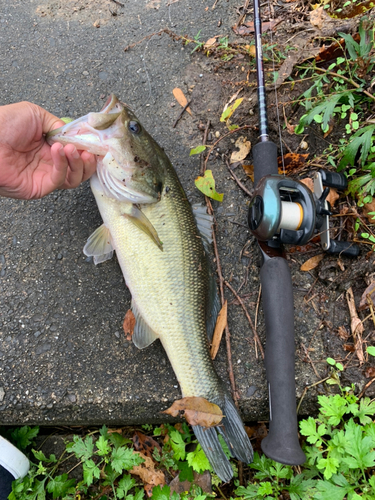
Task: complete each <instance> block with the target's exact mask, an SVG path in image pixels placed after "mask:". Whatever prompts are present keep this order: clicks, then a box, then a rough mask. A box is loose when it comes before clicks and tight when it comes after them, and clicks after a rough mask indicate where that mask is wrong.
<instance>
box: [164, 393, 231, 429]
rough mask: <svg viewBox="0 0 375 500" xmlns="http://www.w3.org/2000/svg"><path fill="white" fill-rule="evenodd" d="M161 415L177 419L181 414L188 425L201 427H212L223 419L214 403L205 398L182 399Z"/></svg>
mask: <svg viewBox="0 0 375 500" xmlns="http://www.w3.org/2000/svg"><path fill="white" fill-rule="evenodd" d="M162 413H166V414H167V415H171V416H172V417H177V416H179V415H180V414H182V415H183V416H184V417H185V418H186V421H187V422H188V423H189V424H190V425H200V426H202V427H214V426H215V425H219V424H220V422H221V421H222V419H223V416H224V415H223V413H222V411H221V410H220V408H219V407H218V406H217V405H215V404H214V403H210V402H209V401H207V399H205V398H198V397H197V398H195V397H191V398H182V399H179V400H177V401H175V402H174V403H173V405H172V406H171V407H170V408H168V409H167V410H165V411H163V412H162Z"/></svg>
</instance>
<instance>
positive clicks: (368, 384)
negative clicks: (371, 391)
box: [358, 377, 375, 399]
mask: <svg viewBox="0 0 375 500" xmlns="http://www.w3.org/2000/svg"><path fill="white" fill-rule="evenodd" d="M373 382H375V377H373V378H372V379H371V380H370V382H367V384H366V385H365V386H364V388H363V389H362V391H361V393H360V395H359V396H358V399H361V398H362V397H363V396H364V394H365V392H366V390H367V389H368V388H369V387H370V385H371V384H372V383H373Z"/></svg>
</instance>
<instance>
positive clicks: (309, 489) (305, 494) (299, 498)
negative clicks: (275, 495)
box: [285, 474, 316, 500]
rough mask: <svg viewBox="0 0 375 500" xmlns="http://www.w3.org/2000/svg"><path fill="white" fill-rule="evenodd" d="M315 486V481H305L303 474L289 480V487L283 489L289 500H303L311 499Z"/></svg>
mask: <svg viewBox="0 0 375 500" xmlns="http://www.w3.org/2000/svg"><path fill="white" fill-rule="evenodd" d="M315 484H316V480H314V479H305V478H304V475H303V474H298V475H296V476H293V477H292V478H291V480H290V484H289V486H285V489H286V490H287V491H288V492H289V495H290V500H305V499H307V498H312V495H313V491H315Z"/></svg>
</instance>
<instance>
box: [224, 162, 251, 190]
mask: <svg viewBox="0 0 375 500" xmlns="http://www.w3.org/2000/svg"><path fill="white" fill-rule="evenodd" d="M225 163H226V164H227V167H228V170H229V173H230V175H231V177H232V179H233V180H234V181H235V182H237V184H238V185H239V186H240V188H241V189H242V191H244V192H245V193H246V194H247V195H248V196H250V197H251V196H252V194H251V193H250V191H249V190H248V189H247V187H245V186H244V185H243V184H242V182H241V181H240V179H239V178H238V177H237V176H236V174H235V173H234V172H233V170H232V169H231V168H230V166H229V162H228V160H227V158H225Z"/></svg>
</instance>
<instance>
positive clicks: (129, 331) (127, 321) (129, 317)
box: [122, 309, 135, 340]
mask: <svg viewBox="0 0 375 500" xmlns="http://www.w3.org/2000/svg"><path fill="white" fill-rule="evenodd" d="M122 327H123V329H124V332H125V335H126V339H127V340H131V339H132V335H133V332H134V327H135V317H134V314H133V312H132V310H131V309H129V310H128V311H127V313H126V314H125V318H124V322H123V324H122Z"/></svg>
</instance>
